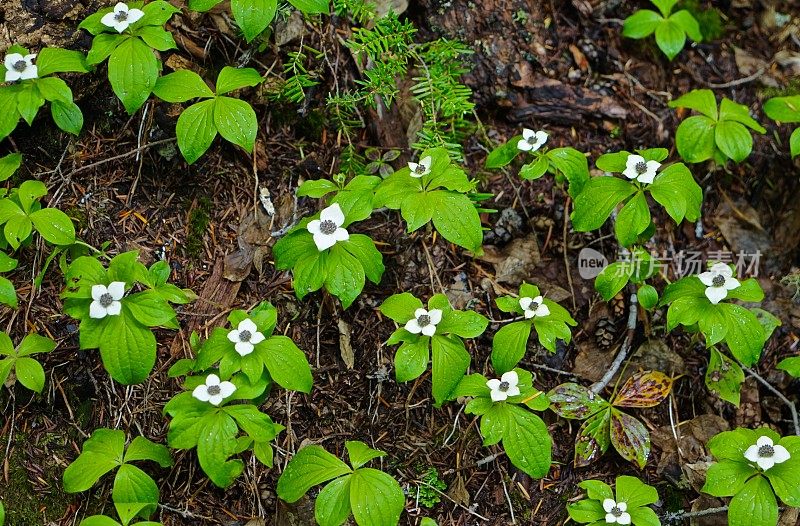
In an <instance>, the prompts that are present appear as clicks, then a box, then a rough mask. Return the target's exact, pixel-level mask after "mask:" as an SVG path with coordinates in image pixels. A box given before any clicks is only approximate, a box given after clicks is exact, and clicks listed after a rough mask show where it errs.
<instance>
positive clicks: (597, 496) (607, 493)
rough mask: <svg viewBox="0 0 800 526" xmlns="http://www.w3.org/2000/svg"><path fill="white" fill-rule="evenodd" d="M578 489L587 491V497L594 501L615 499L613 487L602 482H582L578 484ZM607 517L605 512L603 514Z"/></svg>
mask: <svg viewBox="0 0 800 526" xmlns="http://www.w3.org/2000/svg"><path fill="white" fill-rule="evenodd" d="M578 487H579V488H581V489H584V490H586V495H587V496H588V497H589V498H590V499H592V500H599V501H601V502H602V501H603V500H605V499H613V498H614V492H613V491H612V490H611V486H609V485H608V484H606V483H605V482H603V481H601V480H582V481H580V482H579V483H578ZM603 516H605V511H604V512H603Z"/></svg>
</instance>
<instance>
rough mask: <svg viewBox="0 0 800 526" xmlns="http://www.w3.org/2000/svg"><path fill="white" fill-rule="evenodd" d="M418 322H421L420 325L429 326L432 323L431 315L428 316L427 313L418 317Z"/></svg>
mask: <svg viewBox="0 0 800 526" xmlns="http://www.w3.org/2000/svg"><path fill="white" fill-rule="evenodd" d="M417 323H418V324H419V326H420V327H427V326H428V325H430V324H431V317H430V316H428V315H427V314H423V315H422V316H420V317H419V318H417Z"/></svg>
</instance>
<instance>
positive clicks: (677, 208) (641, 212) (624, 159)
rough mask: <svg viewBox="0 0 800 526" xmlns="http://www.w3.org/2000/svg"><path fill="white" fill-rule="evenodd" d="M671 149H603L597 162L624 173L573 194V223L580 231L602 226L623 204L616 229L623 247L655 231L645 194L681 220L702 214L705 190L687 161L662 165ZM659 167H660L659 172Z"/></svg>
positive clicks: (591, 181)
mask: <svg viewBox="0 0 800 526" xmlns="http://www.w3.org/2000/svg"><path fill="white" fill-rule="evenodd" d="M668 154H669V152H668V151H667V150H666V149H664V148H652V149H647V150H637V152H636V153H630V152H625V151H623V152H618V153H612V154H605V155H603V156H601V157H600V158H599V159H597V167H598V168H600V169H601V170H603V171H606V172H612V173H621V174H622V176H623V177H614V176H610V177H609V176H601V177H592V178H591V179H589V181H588V182H587V183H586V185H585V186H584V187H583V191H582V192H581V193H580V194H579V195H578V196H577V197H576V198H575V209H574V211H573V212H572V216H571V219H572V225H573V226H574V228H575V230H577V231H579V232H589V231H591V230H596V229H598V228H600V227H601V226H602V225H603V223H605V222H606V220H607V219H608V217H609V216H610V215H611V213H612V212H613V211H614V210H615V209H616V208H617V207H618V206H620V205H622V207H621V208H620V209H619V212H618V213H617V216H616V220H615V222H614V232H615V234H616V237H617V240H618V241H619V243H620V245H622V246H623V247H630V246H632V245H633V244H634V243H637V242H639V241H641V240H642V238H644V240H646V239H647V238H649V237H650V236H651V235H652V232H653V231H654V228H655V227H654V226H651V225H652V219H651V214H650V205H649V204H648V201H647V194H649V195H650V197H652V198H653V200H654V201H655V202H657V203H659V204H660V205H661V206H663V207H664V208H665V209H666V211H667V213H668V214H669V216H670V217H671V218H672V219H673V220H674V221H675V223H680V222H681V221H683V220H684V219H686V220H687V221H696V220H697V219H698V218H699V217H700V207H701V205H702V202H703V193H702V190H701V189H700V187H699V186H698V185H697V183H696V182H695V181H694V178H693V177H692V173H691V171H689V169H688V168H687V167H686V165H685V164H683V163H673V164H670V165H669V166H667V167H666V168H664V169H663V170H661V166H662V165H661V162H662V161H663V160H664V159H666V158H667V155H668ZM659 170H660V172H659Z"/></svg>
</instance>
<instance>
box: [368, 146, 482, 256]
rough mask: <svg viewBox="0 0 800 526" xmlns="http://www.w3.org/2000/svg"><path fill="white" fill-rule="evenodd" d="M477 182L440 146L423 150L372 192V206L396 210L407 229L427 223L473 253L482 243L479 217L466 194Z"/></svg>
mask: <svg viewBox="0 0 800 526" xmlns="http://www.w3.org/2000/svg"><path fill="white" fill-rule="evenodd" d="M476 184H477V182H476V181H470V179H469V178H468V177H467V174H466V173H464V170H462V169H461V168H460V167H458V166H457V165H455V164H454V163H453V162H452V161H451V160H450V157H449V156H448V153H447V150H445V149H444V148H433V149H430V150H425V151H423V152H422V153H421V154H420V156H419V160H418V161H417V162H412V163H409V165H408V166H407V167H404V168H401V169H400V170H397V171H396V172H395V173H393V174H392V175H390V176H389V177H387V178H386V179H384V180H383V182H381V184H380V185H379V186H378V188H377V190H376V191H375V199H374V201H373V204H374V206H375V207H376V208H377V207H381V206H386V207H388V208H391V209H392V210H400V214H401V215H402V216H403V219H405V221H406V225H407V227H408V231H409V232H414V231H416V230H419V229H420V228H422V227H423V226H425V225H426V224H428V223H429V222H431V221H433V226H434V228H436V231H437V232H439V233H440V234H441V235H442V237H444V238H445V239H446V240H448V241H450V242H451V243H455V244H456V245H458V246H461V247H464V248H466V249H468V250H471V251H473V252H476V253H477V252H479V251H480V250H481V245H482V244H483V231H482V229H481V219H480V217H479V215H478V210H477V209H476V207H475V204H474V203H473V201H472V200H471V199H470V197H469V195H468V194H469V193H471V192H473V191H474V190H475V186H476Z"/></svg>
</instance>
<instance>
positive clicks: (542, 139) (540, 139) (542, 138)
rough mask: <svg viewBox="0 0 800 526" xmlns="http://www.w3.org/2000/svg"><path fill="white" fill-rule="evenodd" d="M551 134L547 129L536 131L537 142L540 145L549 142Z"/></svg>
mask: <svg viewBox="0 0 800 526" xmlns="http://www.w3.org/2000/svg"><path fill="white" fill-rule="evenodd" d="M549 137H550V135H549V134H548V133H547V132H546V131H542V130H539V131H537V132H536V144H538V145H539V146H541V145H543V144H544V143H546V142H547V139H548V138H549Z"/></svg>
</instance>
